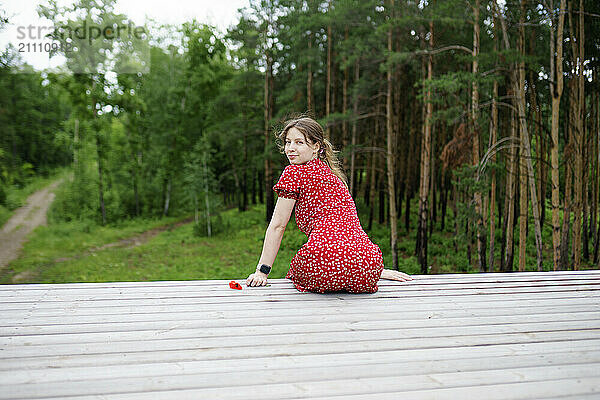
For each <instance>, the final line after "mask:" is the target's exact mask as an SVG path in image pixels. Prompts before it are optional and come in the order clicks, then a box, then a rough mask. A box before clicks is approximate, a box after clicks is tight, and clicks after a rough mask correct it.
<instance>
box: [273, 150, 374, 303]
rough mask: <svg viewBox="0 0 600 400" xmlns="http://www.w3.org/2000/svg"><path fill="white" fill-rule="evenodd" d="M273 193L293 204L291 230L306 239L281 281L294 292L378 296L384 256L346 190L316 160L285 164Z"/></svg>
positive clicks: (324, 166)
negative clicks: (288, 283) (295, 227)
mask: <svg viewBox="0 0 600 400" xmlns="http://www.w3.org/2000/svg"><path fill="white" fill-rule="evenodd" d="M273 190H274V191H275V192H277V194H278V196H280V197H285V198H291V199H295V200H296V205H295V208H294V209H295V211H294V212H295V216H296V224H297V225H298V228H299V229H300V230H301V231H302V232H304V234H306V236H308V241H307V242H306V243H305V244H304V245H303V246H302V247H301V248H300V250H298V253H296V255H295V256H294V258H292V262H291V268H290V270H289V271H288V273H287V275H286V278H287V279H291V280H292V282H293V283H294V286H295V287H296V289H298V290H299V291H301V292H307V291H311V292H317V293H325V292H335V291H347V292H350V293H375V292H377V290H378V287H377V282H378V281H379V277H380V276H381V271H382V270H383V268H384V266H383V255H382V253H381V250H380V249H379V247H378V246H377V245H376V244H374V243H373V242H371V241H370V240H369V237H368V236H367V234H366V233H365V231H364V230H363V228H362V227H361V225H360V220H359V219H358V214H357V213H356V205H355V204H354V200H352V196H351V195H350V193H349V192H348V189H346V186H345V185H344V183H343V182H342V180H341V179H340V178H338V177H337V176H335V175H334V174H333V172H331V169H330V168H329V166H328V165H327V164H325V163H324V162H323V161H322V160H320V159H318V158H315V159H313V160H311V161H309V162H307V163H306V164H301V165H295V164H290V165H288V166H287V167H286V168H285V169H284V170H283V173H282V174H281V177H280V178H279V181H278V182H277V183H276V184H275V186H273Z"/></svg>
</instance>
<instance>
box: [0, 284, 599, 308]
mask: <svg viewBox="0 0 600 400" xmlns="http://www.w3.org/2000/svg"><path fill="white" fill-rule="evenodd" d="M266 289H268V288H266ZM236 292H237V293H232V294H228V295H226V296H208V297H205V296H188V297H180V296H161V295H160V294H158V295H154V296H148V297H137V298H121V299H116V298H115V299H102V298H95V297H91V298H70V299H67V298H61V297H58V298H55V299H53V300H51V299H46V298H44V299H43V300H38V301H22V302H21V301H19V300H18V299H14V300H13V301H10V302H9V301H4V302H2V307H3V308H4V309H19V308H20V309H23V308H28V307H29V308H35V309H38V308H46V309H48V308H57V307H74V306H76V305H77V306H79V307H82V306H84V305H94V306H101V307H112V306H115V305H135V304H148V303H152V301H154V302H153V304H164V303H166V304H182V303H184V304H185V303H193V304H211V303H218V304H223V303H236V304H248V305H249V306H256V303H258V302H261V303H262V302H264V301H272V302H274V301H288V302H289V301H301V302H302V303H304V302H308V301H323V300H331V301H344V302H347V301H348V302H350V301H361V302H363V301H364V300H365V299H369V301H373V300H374V299H408V298H410V299H411V300H415V301H416V299H427V300H431V301H433V302H439V301H444V300H445V301H453V300H455V299H456V298H457V297H458V298H462V299H464V300H465V301H467V300H471V301H480V300H484V298H483V297H489V298H488V300H492V299H499V298H505V299H510V298H523V297H525V298H540V297H543V296H544V295H546V296H547V297H552V296H556V295H562V296H565V295H566V294H568V295H569V296H571V297H583V296H598V295H600V290H599V289H592V288H590V286H589V285H582V286H581V287H579V288H578V287H572V288H568V289H564V288H539V289H535V290H531V289H523V290H519V289H509V290H504V289H482V290H468V289H467V290H449V291H445V292H440V293H435V292H429V291H421V292H415V293H403V294H399V293H396V292H390V293H373V294H350V293H325V294H318V293H309V292H305V293H293V292H292V293H289V294H280V295H277V294H271V293H268V292H265V291H262V293H258V294H257V293H253V294H243V291H236ZM492 296H494V297H492ZM469 297H470V299H468V298H469ZM82 303H87V304H82Z"/></svg>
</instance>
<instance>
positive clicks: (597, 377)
mask: <svg viewBox="0 0 600 400" xmlns="http://www.w3.org/2000/svg"><path fill="white" fill-rule="evenodd" d="M414 278H415V279H414V280H413V281H411V282H402V283H400V282H393V281H380V287H379V291H378V292H377V293H374V294H358V295H356V294H348V293H328V294H315V293H299V292H298V291H296V289H294V288H293V286H292V284H291V282H290V281H288V280H285V279H276V280H270V283H271V286H270V287H260V288H248V287H246V286H245V285H243V288H244V289H243V290H233V289H230V288H229V285H228V283H229V281H181V282H125V283H98V284H64V285H47V284H42V285H10V286H8V285H5V286H0V341H1V345H0V399H12V400H14V399H46V398H61V399H62V398H68V399H177V400H180V399H294V398H311V399H337V400H342V399H344V400H345V399H351V400H354V399H436V400H437V399H484V400H493V399H540V398H546V399H547V398H561V399H592V398H594V399H598V398H600V270H594V271H577V272H573V271H570V272H566V271H565V272H549V273H533V272H526V273H511V274H451V275H432V276H420V275H415V276H414ZM237 282H240V283H244V282H245V277H243V278H241V279H238V280H237Z"/></svg>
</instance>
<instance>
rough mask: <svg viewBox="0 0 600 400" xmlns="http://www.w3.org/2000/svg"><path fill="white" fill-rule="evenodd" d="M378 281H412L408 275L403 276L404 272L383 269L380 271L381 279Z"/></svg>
mask: <svg viewBox="0 0 600 400" xmlns="http://www.w3.org/2000/svg"><path fill="white" fill-rule="evenodd" d="M379 279H389V280H392V281H400V282H404V281H412V278H411V277H410V275H408V274H405V273H404V272H400V271H394V270H393V269H384V270H383V271H381V277H380V278H379Z"/></svg>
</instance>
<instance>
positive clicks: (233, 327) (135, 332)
mask: <svg viewBox="0 0 600 400" xmlns="http://www.w3.org/2000/svg"><path fill="white" fill-rule="evenodd" d="M488 312H491V313H493V312H494V311H493V310H489V311H488ZM452 315H453V316H452ZM125 318H126V317H125ZM251 321H252V323H251V324H249V323H248V319H247V318H245V319H240V318H237V319H234V318H230V319H224V318H218V319H195V320H181V319H179V320H178V319H175V320H170V321H165V320H162V319H160V320H150V321H135V320H130V321H118V322H115V321H112V322H109V321H97V322H96V323H82V322H81V321H78V320H73V321H69V322H70V323H69V324H60V325H36V324H33V323H31V321H27V324H26V325H25V324H24V325H23V326H14V327H3V328H0V347H1V346H2V345H13V346H16V345H18V344H19V343H26V344H27V345H29V346H31V345H35V344H37V343H91V342H96V341H105V340H108V339H111V338H114V337H115V336H118V337H119V338H120V339H121V340H134V339H135V340H141V339H143V338H146V337H147V338H150V339H157V338H160V339H167V338H177V337H196V338H201V337H206V338H208V337H224V336H244V335H258V334H264V335H276V334H277V335H283V334H288V333H294V332H314V333H316V332H344V331H361V330H366V331H373V330H381V329H401V330H403V331H406V330H408V329H424V328H432V329H434V328H444V327H445V328H451V327H456V328H467V327H490V328H491V327H496V326H500V327H504V328H502V329H509V328H512V329H515V330H516V329H529V326H528V325H532V326H531V328H536V329H541V327H542V325H539V324H553V323H556V324H557V325H556V327H557V330H559V329H563V328H562V326H563V325H565V324H566V323H569V322H572V323H578V324H581V325H587V326H588V327H591V326H595V324H594V322H595V321H600V312H598V311H587V312H579V313H573V312H569V313H558V312H556V313H554V314H549V313H547V314H538V315H536V314H525V315H500V316H498V315H490V316H485V315H473V314H472V313H468V312H464V313H460V312H459V311H454V312H453V313H452V314H451V315H450V316H447V315H443V314H437V315H435V316H432V318H428V317H427V316H426V315H425V314H421V315H420V318H418V317H416V316H414V315H411V314H408V313H406V314H404V316H403V318H402V319H400V320H399V319H398V318H397V315H395V314H393V313H384V314H333V315H321V316H319V315H313V316H301V317H297V316H295V317H278V316H270V317H256V318H252V319H251ZM0 355H1V350H0Z"/></svg>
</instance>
